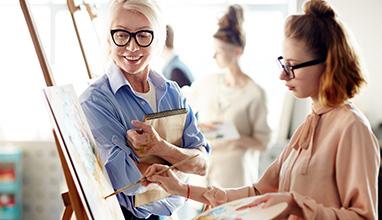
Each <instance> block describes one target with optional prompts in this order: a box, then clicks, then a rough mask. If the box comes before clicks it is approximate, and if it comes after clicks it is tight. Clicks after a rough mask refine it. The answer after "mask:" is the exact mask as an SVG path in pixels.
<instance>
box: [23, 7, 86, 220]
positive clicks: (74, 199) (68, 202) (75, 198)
mask: <svg viewBox="0 0 382 220" xmlns="http://www.w3.org/2000/svg"><path fill="white" fill-rule="evenodd" d="M20 6H21V9H22V11H23V13H24V17H25V20H26V23H27V25H28V29H29V33H30V35H31V38H32V41H33V45H34V48H35V51H36V54H37V56H38V60H39V63H40V66H41V69H42V72H43V75H44V78H45V82H46V85H47V86H54V85H55V83H54V80H53V75H52V71H51V69H50V67H49V65H48V63H47V59H46V56H45V53H44V51H43V48H42V45H41V42H40V38H39V36H38V33H37V31H36V30H37V29H36V26H35V23H34V21H33V18H32V16H31V13H30V8H29V5H28V3H27V2H26V0H20ZM53 135H54V139H55V143H56V146H57V151H58V155H59V158H60V161H61V165H62V169H63V171H64V176H65V180H66V184H67V186H68V192H65V193H62V199H63V202H64V205H65V210H64V213H63V215H62V218H61V219H63V220H70V219H71V217H72V214H73V211H74V213H75V216H76V219H78V220H87V219H89V218H88V217H87V214H86V212H85V208H84V206H83V204H82V202H81V200H80V197H79V194H78V191H77V188H76V185H75V182H74V179H73V176H72V175H71V173H70V168H69V164H68V163H67V160H66V159H65V154H67V152H66V149H64V148H63V147H62V146H63V145H62V140H61V139H60V138H59V136H57V133H56V131H55V130H53Z"/></svg>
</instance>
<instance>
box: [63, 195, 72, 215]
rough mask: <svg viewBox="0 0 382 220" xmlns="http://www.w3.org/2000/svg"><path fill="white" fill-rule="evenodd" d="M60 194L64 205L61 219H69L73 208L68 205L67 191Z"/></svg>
mask: <svg viewBox="0 0 382 220" xmlns="http://www.w3.org/2000/svg"><path fill="white" fill-rule="evenodd" d="M61 196H62V200H63V202H64V205H65V210H64V213H63V214H62V217H61V219H62V220H70V219H71V218H72V214H73V208H72V206H71V205H70V198H69V192H64V193H62V194H61Z"/></svg>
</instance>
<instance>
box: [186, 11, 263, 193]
mask: <svg viewBox="0 0 382 220" xmlns="http://www.w3.org/2000/svg"><path fill="white" fill-rule="evenodd" d="M243 19H244V18H243V9H242V7H241V6H240V5H231V6H229V7H228V10H227V12H226V13H225V14H224V15H223V16H222V17H221V18H220V20H219V23H218V25H219V28H218V30H216V32H215V34H214V35H213V37H214V47H215V54H214V58H215V61H216V63H217V65H218V66H219V68H220V69H221V72H222V73H218V74H209V75H208V76H206V77H203V78H202V79H201V80H198V81H196V82H195V83H194V84H193V85H192V88H191V93H190V96H189V98H190V99H189V101H190V104H191V106H192V107H193V108H194V109H195V111H197V112H198V121H199V123H200V126H201V128H202V129H204V130H205V131H210V130H214V129H217V127H218V126H219V124H229V125H230V126H235V129H236V130H237V131H238V133H239V137H238V138H235V139H230V140H227V139H222V140H219V139H218V138H216V139H211V140H210V144H211V146H212V148H213V150H212V151H211V157H210V165H209V170H208V176H207V178H208V183H209V184H212V185H216V186H220V187H239V186H243V185H247V184H250V183H253V182H254V181H256V180H257V179H258V165H259V160H260V153H261V151H264V150H265V149H266V148H267V144H268V142H269V140H270V134H271V130H270V128H269V126H268V123H267V107H266V97H265V92H264V90H263V89H262V88H261V87H260V86H259V85H258V84H257V83H256V82H255V81H254V80H252V79H251V78H250V77H249V76H248V75H247V74H246V73H245V72H243V70H242V67H241V66H240V64H239V63H240V58H241V56H242V54H243V52H244V48H245V44H246V39H245V33H244V30H243V21H244V20H243Z"/></svg>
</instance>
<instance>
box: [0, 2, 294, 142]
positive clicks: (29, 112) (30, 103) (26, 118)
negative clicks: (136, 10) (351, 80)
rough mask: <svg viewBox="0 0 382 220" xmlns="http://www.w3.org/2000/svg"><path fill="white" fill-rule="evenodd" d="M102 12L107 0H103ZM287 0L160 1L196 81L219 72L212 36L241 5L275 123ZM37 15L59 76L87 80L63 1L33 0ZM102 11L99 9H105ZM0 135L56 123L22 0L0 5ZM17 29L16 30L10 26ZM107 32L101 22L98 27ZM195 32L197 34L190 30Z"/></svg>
mask: <svg viewBox="0 0 382 220" xmlns="http://www.w3.org/2000/svg"><path fill="white" fill-rule="evenodd" d="M98 2H99V3H100V6H101V7H100V12H102V11H105V8H106V3H107V2H108V0H100V1H98ZM288 2H290V1H287V0H273V1H269V0H268V1H265V0H243V1H227V0H226V1H223V0H211V1H207V0H199V1H195V0H182V1H181V0H160V3H161V4H162V8H163V10H164V12H165V16H166V19H167V20H168V23H169V24H171V25H172V26H173V27H174V31H175V36H176V37H175V48H177V49H178V52H179V54H180V55H181V56H182V58H183V59H184V60H185V61H186V63H187V64H189V66H190V68H191V69H192V71H193V73H194V75H195V77H196V79H198V78H200V77H201V76H202V75H204V74H208V73H213V72H216V71H217V70H216V65H215V61H214V60H213V53H214V52H213V47H212V45H213V44H212V35H213V33H214V31H215V30H216V27H217V19H218V17H219V16H220V15H221V14H222V13H223V12H224V11H225V9H226V7H227V6H228V5H229V4H232V3H239V4H241V5H242V6H243V7H244V10H245V11H244V12H245V16H246V17H245V23H244V25H245V30H246V33H247V47H246V49H245V54H244V55H243V57H242V60H241V61H242V67H243V68H244V71H245V72H246V73H248V74H249V75H250V76H251V77H252V78H253V79H254V80H255V81H256V82H258V83H259V84H260V85H261V86H262V87H263V88H264V89H265V90H266V92H267V96H268V102H269V105H268V106H269V110H270V112H269V113H270V114H269V116H270V117H269V121H270V123H271V126H272V128H276V126H277V125H278V121H279V118H278V117H275V116H279V115H280V113H279V112H278V111H279V110H280V109H281V105H282V97H283V96H282V95H280V94H283V87H282V86H281V82H279V80H278V73H279V70H278V69H277V66H276V63H275V59H276V58H277V56H279V55H280V53H281V40H282V36H283V34H282V26H283V22H284V18H285V16H286V14H287V11H288ZM29 3H30V6H31V9H32V15H33V17H34V19H35V23H36V24H37V27H38V32H39V35H40V38H41V41H42V43H43V46H44V48H45V53H46V56H47V57H48V59H49V64H50V66H51V68H52V71H53V74H54V76H55V79H56V80H57V81H59V82H60V84H65V83H71V82H75V81H81V80H82V81H83V80H86V77H87V75H86V68H85V66H84V63H83V60H82V56H81V52H80V49H79V46H78V42H77V39H76V38H75V32H74V28H73V24H72V21H71V18H70V14H69V12H68V11H67V8H66V0H29ZM100 16H102V14H100ZM0 27H1V28H2V33H3V34H1V35H0V48H2V50H1V52H0V60H1V64H2V65H1V72H0V96H1V99H0V100H1V101H2V105H1V108H0V139H1V140H36V139H39V140H46V139H51V123H50V121H49V114H48V112H47V108H46V106H45V100H44V98H43V94H42V90H41V89H42V88H43V87H45V82H44V79H43V76H42V74H41V68H40V65H39V62H38V60H37V56H36V54H35V50H34V46H33V43H32V41H31V38H30V35H29V31H28V28H27V25H26V23H25V20H24V16H23V14H22V11H21V10H20V6H19V3H18V1H14V0H6V1H1V3H0ZM11 30H16V31H11ZM102 31H104V29H103V27H100V32H101V33H102ZM193 31H196V32H198V34H197V35H190V34H192V32H193Z"/></svg>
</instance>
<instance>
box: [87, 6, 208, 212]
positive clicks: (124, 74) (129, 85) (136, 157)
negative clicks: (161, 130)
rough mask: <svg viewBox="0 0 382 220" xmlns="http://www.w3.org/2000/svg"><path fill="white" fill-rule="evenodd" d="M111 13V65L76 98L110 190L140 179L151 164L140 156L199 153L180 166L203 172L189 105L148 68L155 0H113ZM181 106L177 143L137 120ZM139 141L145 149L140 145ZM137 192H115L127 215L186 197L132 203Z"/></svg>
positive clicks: (160, 32) (161, 30) (158, 27)
mask: <svg viewBox="0 0 382 220" xmlns="http://www.w3.org/2000/svg"><path fill="white" fill-rule="evenodd" d="M109 15H110V19H109V20H110V22H109V31H110V33H109V38H108V43H109V55H110V61H111V62H110V67H109V68H108V70H107V71H106V73H105V74H104V75H103V76H102V77H101V78H100V79H99V80H98V81H96V82H95V83H93V84H92V85H91V86H90V87H89V88H88V89H87V90H86V91H85V92H84V93H83V94H82V95H81V97H80V99H81V105H82V107H83V109H84V112H85V114H86V116H87V119H88V122H89V124H90V127H91V130H92V132H93V135H94V136H95V139H96V141H97V144H98V145H97V146H98V152H99V155H100V159H101V163H102V165H103V166H104V167H105V170H106V171H107V173H108V175H109V178H110V181H111V183H112V185H113V187H114V189H119V188H121V187H123V186H125V185H126V184H129V183H133V182H135V181H137V180H138V179H140V178H141V177H142V174H141V172H144V170H145V168H147V167H148V165H149V164H145V163H144V162H142V160H141V159H142V158H144V157H147V156H155V157H159V158H161V159H163V160H165V161H167V162H168V163H170V164H173V163H176V162H178V161H180V160H182V159H184V158H187V157H188V156H189V155H194V154H199V155H200V156H199V157H198V158H196V159H194V160H191V161H189V162H188V163H186V164H183V165H182V166H181V167H180V170H182V171H184V172H189V173H195V174H200V175H204V174H205V173H206V167H207V161H206V152H207V151H209V146H208V145H207V143H206V142H205V139H204V137H203V135H202V134H201V132H200V131H199V129H198V128H197V125H196V119H195V117H194V114H193V112H192V110H191V108H189V106H188V104H187V102H186V100H185V98H184V97H183V96H182V95H181V93H180V89H179V87H178V85H177V84H176V83H175V82H171V81H168V80H165V79H164V78H163V77H162V76H161V75H160V74H158V73H156V72H155V71H153V70H152V69H151V68H150V64H151V60H152V58H153V56H155V55H157V56H159V55H160V53H159V51H158V50H159V49H161V48H162V47H163V42H164V35H165V25H164V24H163V22H162V21H161V16H160V14H159V9H158V7H157V5H156V4H155V1H151V0H113V1H111V5H110V14H109ZM180 108H186V109H187V110H188V113H187V117H186V121H185V125H184V129H183V130H182V132H183V133H182V138H181V144H180V146H175V145H173V144H171V143H169V142H167V141H166V140H164V139H162V138H161V137H160V136H159V135H158V133H157V131H156V130H155V129H154V128H153V127H152V126H149V125H146V124H145V123H143V122H141V121H142V120H143V118H144V116H145V115H147V114H149V113H153V112H160V111H167V110H173V109H180ZM137 130H139V131H140V132H137ZM142 146H145V147H144V151H142V150H140V149H141V147H142ZM136 192H137V188H133V189H130V190H126V191H124V192H123V193H120V194H118V195H117V198H118V201H119V203H120V205H121V207H122V210H123V213H124V215H125V218H126V219H158V218H159V216H169V215H171V214H172V213H173V211H174V210H175V209H176V208H178V207H180V206H181V205H183V202H184V198H181V197H179V196H170V197H168V198H166V199H163V200H160V201H157V202H153V203H150V204H147V205H144V206H141V207H135V205H134V195H135V194H136Z"/></svg>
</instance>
